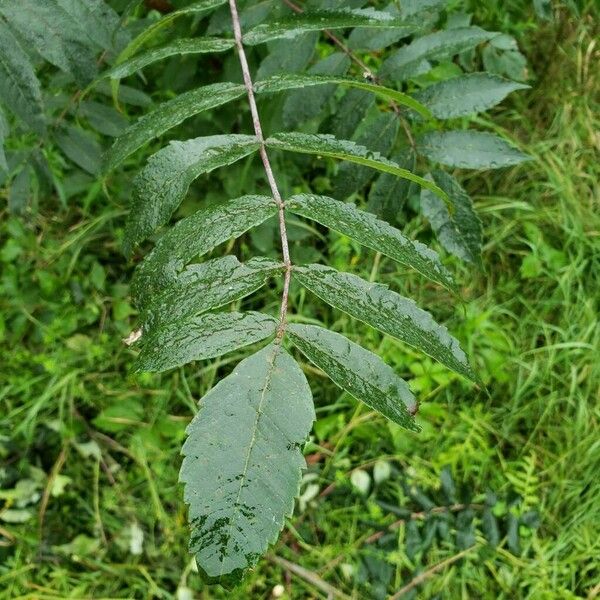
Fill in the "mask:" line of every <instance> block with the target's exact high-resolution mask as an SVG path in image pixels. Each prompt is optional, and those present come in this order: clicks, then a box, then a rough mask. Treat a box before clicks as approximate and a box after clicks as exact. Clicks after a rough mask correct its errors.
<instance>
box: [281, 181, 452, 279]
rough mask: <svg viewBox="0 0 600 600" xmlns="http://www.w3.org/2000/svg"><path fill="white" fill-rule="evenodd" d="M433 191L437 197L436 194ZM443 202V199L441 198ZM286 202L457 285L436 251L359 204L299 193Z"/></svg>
mask: <svg viewBox="0 0 600 600" xmlns="http://www.w3.org/2000/svg"><path fill="white" fill-rule="evenodd" d="M428 193H429V194H431V192H428ZM432 195H433V196H434V197H436V198H437V196H435V194H432ZM440 202H442V203H443V201H442V200H440ZM286 206H287V208H288V209H289V210H291V211H292V212H293V213H296V214H297V215H301V216H303V217H306V218H308V219H312V220H313V221H317V222H318V223H321V224H322V225H325V226H326V227H329V228H330V229H334V230H335V231H338V232H340V233H343V234H344V235H347V236H348V237H351V238H352V239H355V240H356V241H357V242H360V243H361V244H363V245H365V246H367V247H368V248H372V249H373V250H375V251H377V252H381V253H382V254H385V255H386V256H389V257H390V258H392V259H394V260H396V261H398V262H399V263H401V264H403V265H406V266H407V267H411V268H413V269H415V270H417V271H418V272H419V273H421V274H422V275H424V276H425V277H427V278H428V279H431V280H432V281H435V282H437V283H440V284H441V285H443V286H445V287H447V288H450V289H454V283H453V281H452V276H451V275H450V273H449V272H448V271H447V270H446V269H445V268H444V267H443V266H442V264H441V262H440V259H439V256H438V255H437V253H435V252H434V251H433V250H431V249H430V248H428V247H427V246H425V245H424V244H422V243H421V242H418V241H412V240H409V239H408V238H406V237H405V236H404V235H403V234H402V232H401V231H399V230H398V229H396V228H395V227H392V226H391V225H389V224H388V223H386V222H385V221H381V220H380V219H378V218H377V217H376V216H375V215H372V214H371V213H368V212H365V211H362V210H360V209H358V208H356V206H355V205H354V204H350V203H348V204H346V203H344V202H340V201H339V200H334V199H333V198H327V197H325V196H315V195H312V194H300V195H297V196H292V197H291V198H290V199H289V200H288V201H287V202H286Z"/></svg>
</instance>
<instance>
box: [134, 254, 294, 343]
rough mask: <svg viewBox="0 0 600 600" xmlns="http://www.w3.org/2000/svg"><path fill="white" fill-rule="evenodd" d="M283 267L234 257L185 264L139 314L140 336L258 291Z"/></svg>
mask: <svg viewBox="0 0 600 600" xmlns="http://www.w3.org/2000/svg"><path fill="white" fill-rule="evenodd" d="M282 267H283V264H281V263H276V262H274V261H272V260H269V259H267V258H252V259H250V260H249V261H248V262H246V263H241V262H240V261H239V260H238V259H237V258H236V257H235V256H230V255H229V256H223V257H221V258H214V259H212V260H208V261H206V262H204V263H201V264H193V265H189V266H188V267H187V268H186V269H185V270H183V271H182V272H181V273H180V274H179V275H178V276H177V279H176V280H175V281H174V282H173V283H172V284H171V285H169V286H167V287H166V288H165V289H164V290H162V291H161V292H160V293H159V294H157V295H155V296H153V297H152V298H151V299H150V301H149V303H148V305H147V306H146V307H145V308H144V311H143V312H142V315H141V319H140V320H141V323H142V330H143V331H144V333H145V334H146V333H148V332H151V331H152V330H154V329H156V328H159V327H164V326H169V325H171V324H173V323H176V322H178V321H181V320H183V319H186V318H188V317H192V316H194V315H198V314H200V313H203V312H206V311H207V310H211V309H213V308H218V307H219V306H223V305H224V304H229V303H230V302H233V301H234V300H239V299H240V298H243V297H244V296H247V295H249V294H252V293H253V292H255V291H256V290H258V289H259V288H261V287H262V286H263V285H264V284H265V283H266V281H267V279H268V278H269V277H270V276H271V275H273V274H274V273H276V272H277V271H278V270H280V269H281V268H282Z"/></svg>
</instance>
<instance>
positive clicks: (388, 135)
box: [333, 112, 400, 199]
mask: <svg viewBox="0 0 600 600" xmlns="http://www.w3.org/2000/svg"><path fill="white" fill-rule="evenodd" d="M399 128H400V120H399V119H398V117H397V115H395V114H394V113H393V112H387V113H379V114H378V115H377V117H376V118H375V119H374V120H369V121H367V122H366V123H365V124H364V127H361V132H362V133H360V134H359V135H358V137H357V138H356V143H357V144H359V145H361V146H364V147H365V148H369V150H373V151H375V152H378V153H380V154H381V155H382V156H386V155H388V154H389V153H390V151H391V149H392V148H393V147H394V143H395V142H396V137H397V136H398V129H399ZM398 166H399V165H398ZM375 175H376V173H375V171H373V169H370V168H369V167H363V166H359V165H356V164H353V163H349V162H344V163H342V164H341V165H340V166H339V168H338V172H337V175H336V176H335V179H334V180H333V189H334V192H335V195H336V196H337V197H338V198H340V199H345V198H348V197H349V196H351V195H352V194H354V193H355V192H358V191H360V190H361V189H362V188H363V187H364V186H365V185H367V183H369V182H370V181H371V179H373V177H374V176H375Z"/></svg>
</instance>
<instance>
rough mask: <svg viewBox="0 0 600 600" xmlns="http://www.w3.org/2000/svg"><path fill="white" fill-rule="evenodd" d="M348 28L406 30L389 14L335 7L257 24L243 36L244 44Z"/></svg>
mask: <svg viewBox="0 0 600 600" xmlns="http://www.w3.org/2000/svg"><path fill="white" fill-rule="evenodd" d="M348 27H397V28H399V29H402V28H406V29H407V30H408V29H409V26H407V25H406V24H405V23H403V22H402V21H401V20H399V19H397V18H394V16H393V15H390V14H389V13H385V12H381V11H376V10H374V9H372V8H368V9H354V10H352V9H337V10H320V11H310V12H304V13H301V14H297V15H292V16H290V17H287V18H285V19H281V20H280V21H272V22H269V23H264V24H261V25H258V26H257V27H255V28H254V29H251V30H250V31H248V32H247V33H246V34H245V35H244V43H246V44H248V45H250V46H253V45H255V44H262V43H264V42H268V41H270V40H276V39H281V38H285V39H289V38H293V37H296V36H297V35H300V34H302V33H306V32H308V31H322V30H323V29H346V28H348Z"/></svg>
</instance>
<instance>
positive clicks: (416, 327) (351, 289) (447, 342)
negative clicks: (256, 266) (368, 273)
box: [294, 265, 478, 381]
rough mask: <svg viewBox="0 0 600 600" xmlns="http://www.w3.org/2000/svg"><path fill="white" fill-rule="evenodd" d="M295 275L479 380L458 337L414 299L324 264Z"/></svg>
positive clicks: (331, 299)
mask: <svg viewBox="0 0 600 600" xmlns="http://www.w3.org/2000/svg"><path fill="white" fill-rule="evenodd" d="M294 277H295V278H296V279H297V280H298V281H299V282H300V283H301V284H302V285H303V286H304V287H306V288H307V289H309V290H310V291H311V292H313V293H314V294H316V295H317V296H319V297H320V298H321V299H322V300H324V301H325V302H327V303H328V304H330V305H331V306H333V307H335V308H338V309H339V310H342V311H344V312H345V313H347V314H349V315H350V316H352V317H354V318H356V319H359V320H360V321H363V322H364V323H367V324H368V325H371V327H374V328H375V329H378V330H379V331H382V332H383V333H387V334H388V335H391V336H393V337H395V338H397V339H399V340H402V341H403V342H405V343H407V344H408V345H409V346H412V347H413V348H416V349H417V350H420V351H421V352H424V353H425V354H427V355H428V356H431V357H432V358H434V359H436V360H438V361H439V362H441V363H442V364H444V365H446V366H447V367H448V368H450V369H452V370H453V371H456V372H457V373H460V374H461V375H463V376H465V377H467V378H469V379H471V380H473V381H478V380H477V378H476V376H475V374H474V373H473V370H472V369H471V366H470V365H469V362H468V360H467V357H466V355H465V353H464V352H463V350H462V349H461V347H460V344H459V343H458V341H457V340H456V339H455V338H454V337H452V336H451V335H450V333H448V330H447V329H446V328H445V327H444V326H442V325H439V324H438V323H436V322H435V321H434V320H433V318H432V317H431V315H430V314H429V313H428V312H426V311H424V310H422V309H420V308H419V307H418V306H417V305H416V304H415V303H414V302H413V301H412V300H409V299H408V298H404V297H403V296H400V294H397V293H396V292H393V291H391V290H390V289H389V288H388V287H387V286H385V285H381V284H377V283H369V282H368V281H365V280H364V279H361V278H360V277H357V276H356V275H352V274H350V273H342V272H340V271H336V270H335V269H332V268H330V267H325V266H323V265H308V266H306V267H296V268H295V269H294Z"/></svg>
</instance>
